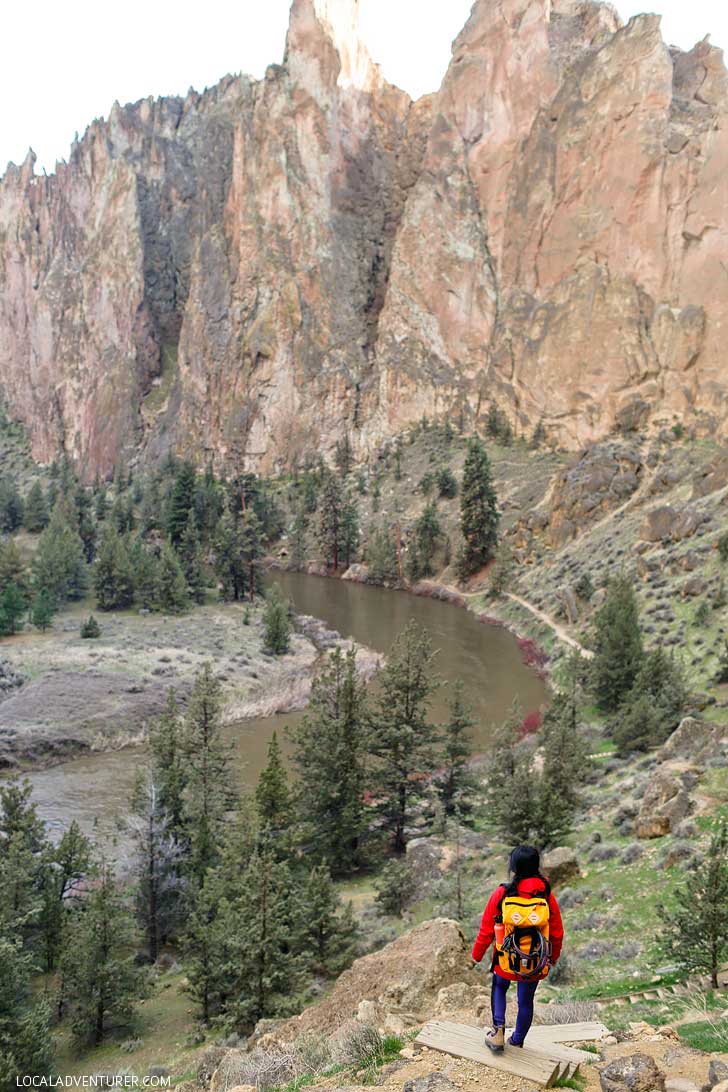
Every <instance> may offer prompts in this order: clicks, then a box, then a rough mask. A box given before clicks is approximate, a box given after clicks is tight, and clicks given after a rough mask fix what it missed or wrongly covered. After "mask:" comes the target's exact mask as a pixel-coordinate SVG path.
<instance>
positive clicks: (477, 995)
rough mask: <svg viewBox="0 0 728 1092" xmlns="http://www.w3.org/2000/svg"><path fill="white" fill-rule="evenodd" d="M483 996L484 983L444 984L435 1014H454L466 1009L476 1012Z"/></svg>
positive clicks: (438, 996) (436, 1003) (439, 994)
mask: <svg viewBox="0 0 728 1092" xmlns="http://www.w3.org/2000/svg"><path fill="white" fill-rule="evenodd" d="M483 997H484V994H483V986H482V985H476V986H471V985H470V984H469V983H467V982H453V984H452V985H451V986H443V988H442V989H441V990H440V991H439V992H438V995H437V1001H436V1002H435V1015H436V1016H452V1015H453V1014H454V1013H457V1012H463V1011H464V1010H465V1009H468V1010H472V1011H474V1012H475V1011H477V1009H478V1008H479V1007H480V1002H481V1001H482V999H483ZM486 1000H487V998H486Z"/></svg>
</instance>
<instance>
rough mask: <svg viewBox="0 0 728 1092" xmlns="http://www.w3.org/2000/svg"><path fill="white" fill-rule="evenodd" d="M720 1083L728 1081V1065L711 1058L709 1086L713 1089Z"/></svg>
mask: <svg viewBox="0 0 728 1092" xmlns="http://www.w3.org/2000/svg"><path fill="white" fill-rule="evenodd" d="M720 1081H728V1063H726V1062H721V1061H720V1060H719V1059H718V1058H711V1060H710V1065H709V1066H708V1084H709V1085H710V1086H711V1088H712V1087H713V1086H714V1085H716V1084H718V1083H719V1082H720Z"/></svg>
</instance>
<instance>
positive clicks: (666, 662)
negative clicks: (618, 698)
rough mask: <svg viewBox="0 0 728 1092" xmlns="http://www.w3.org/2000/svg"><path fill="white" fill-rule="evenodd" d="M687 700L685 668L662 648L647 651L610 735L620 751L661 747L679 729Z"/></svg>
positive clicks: (627, 751) (626, 751)
mask: <svg viewBox="0 0 728 1092" xmlns="http://www.w3.org/2000/svg"><path fill="white" fill-rule="evenodd" d="M687 702H688V691H687V686H686V683H685V679H684V676H683V672H682V669H681V668H680V665H679V664H678V663H677V661H676V660H675V658H674V657H673V656H672V655H671V654H669V653H668V652H666V651H665V650H664V649H662V648H659V647H658V648H656V649H653V650H652V651H650V652H647V653H646V654H645V655H644V657H643V659H642V663H641V665H640V668H639V671H638V672H637V676H636V678H635V681H634V685H633V687H632V689H631V690H630V692H629V693H628V694H627V696H626V698H625V699H624V701H623V702H622V704H621V705H620V707H619V712H618V716H617V717H616V718H615V720H614V722H613V724H612V725H611V735H612V738H613V739H614V740H615V742H616V744H617V747H618V749H619V751H620V753H621V754H629V753H630V752H631V751H646V750H648V749H649V748H650V747H658V746H659V745H660V744H661V743H664V742H665V740H666V739H667V737H668V736H669V735H670V734H671V733H672V732H673V731H674V730H675V728H677V725H678V723H679V721H680V718H681V717H682V715H683V713H684V712H685V708H686V706H687Z"/></svg>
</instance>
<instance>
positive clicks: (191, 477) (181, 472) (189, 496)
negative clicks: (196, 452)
mask: <svg viewBox="0 0 728 1092" xmlns="http://www.w3.org/2000/svg"><path fill="white" fill-rule="evenodd" d="M196 481H197V475H196V473H195V468H194V467H193V465H192V463H189V462H181V463H180V464H179V466H178V468H177V473H176V475H175V480H174V485H173V486H172V493H171V496H170V499H169V511H168V513H167V534H168V535H169V537H170V540H171V542H172V545H173V546H177V545H178V543H180V542H181V540H182V536H183V534H184V533H185V528H186V527H187V521H188V519H189V515H190V512H191V511H192V509H193V506H194V503H195V484H196Z"/></svg>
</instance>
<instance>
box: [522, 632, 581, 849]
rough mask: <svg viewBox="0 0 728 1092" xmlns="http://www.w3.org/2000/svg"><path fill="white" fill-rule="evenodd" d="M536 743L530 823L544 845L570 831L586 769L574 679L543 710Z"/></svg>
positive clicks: (556, 841) (579, 799) (558, 842)
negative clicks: (536, 766) (538, 763)
mask: <svg viewBox="0 0 728 1092" xmlns="http://www.w3.org/2000/svg"><path fill="white" fill-rule="evenodd" d="M575 655H577V656H578V653H576V654H575ZM540 744H541V752H542V758H543V763H542V767H541V772H540V776H539V777H538V780H537V802H536V818H535V823H534V826H535V829H536V831H537V841H538V845H539V846H541V847H542V848H547V847H549V846H554V845H559V844H561V842H562V840H563V839H564V838H565V837H566V835H568V834H570V833H571V831H572V827H573V822H574V816H575V815H576V812H577V809H578V807H579V804H580V803H581V792H580V789H581V786H582V785H583V783H584V780H585V778H586V772H587V769H588V759H587V749H586V746H585V744H584V740H583V736H582V734H581V728H580V725H579V713H578V705H577V691H576V681H575V680H573V681H572V682H571V685H570V686H569V687H568V688H567V689H566V690H564V691H562V692H561V693H559V694H557V695H556V696H555V698H554V700H553V702H552V703H551V705H550V707H549V709H548V710H547V712H546V715H545V717H544V722H543V727H542V729H541V733H540Z"/></svg>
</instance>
